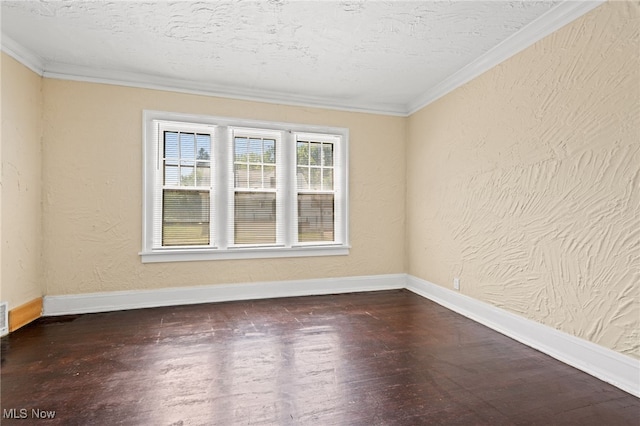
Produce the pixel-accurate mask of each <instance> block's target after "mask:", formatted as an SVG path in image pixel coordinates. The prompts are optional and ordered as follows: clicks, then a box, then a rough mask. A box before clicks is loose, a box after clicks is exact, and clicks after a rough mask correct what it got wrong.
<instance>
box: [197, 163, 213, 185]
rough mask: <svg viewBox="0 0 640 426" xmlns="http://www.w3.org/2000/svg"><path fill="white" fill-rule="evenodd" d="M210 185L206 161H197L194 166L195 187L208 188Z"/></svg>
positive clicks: (209, 174)
mask: <svg viewBox="0 0 640 426" xmlns="http://www.w3.org/2000/svg"><path fill="white" fill-rule="evenodd" d="M210 183H211V168H210V167H209V162H208V161H198V162H197V164H196V185H197V186H209V185H210Z"/></svg>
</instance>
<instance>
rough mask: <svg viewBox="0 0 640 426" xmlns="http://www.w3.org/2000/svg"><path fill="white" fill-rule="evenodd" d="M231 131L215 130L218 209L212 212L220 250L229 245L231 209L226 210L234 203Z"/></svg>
mask: <svg viewBox="0 0 640 426" xmlns="http://www.w3.org/2000/svg"><path fill="white" fill-rule="evenodd" d="M229 141H230V138H229V130H228V128H227V127H226V126H219V127H217V128H216V130H215V150H214V152H215V167H216V173H215V180H214V182H213V188H214V193H215V198H216V206H218V208H217V209H215V210H211V212H212V214H213V215H214V217H213V219H214V220H213V222H214V223H215V227H214V228H215V229H214V233H215V237H216V246H217V247H218V248H219V249H222V250H224V249H226V248H227V247H228V245H229V240H228V238H229V235H228V232H227V230H228V228H229V225H228V224H229V220H230V218H229V209H228V208H225V206H228V205H229V204H230V203H232V202H233V197H230V196H229V188H230V185H229V181H231V180H233V175H232V174H230V173H229V160H230V159H231V157H230V154H229V152H230V149H229Z"/></svg>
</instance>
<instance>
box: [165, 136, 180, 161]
mask: <svg viewBox="0 0 640 426" xmlns="http://www.w3.org/2000/svg"><path fill="white" fill-rule="evenodd" d="M164 157H165V158H178V133H176V132H164Z"/></svg>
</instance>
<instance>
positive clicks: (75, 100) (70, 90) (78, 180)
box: [43, 79, 405, 295]
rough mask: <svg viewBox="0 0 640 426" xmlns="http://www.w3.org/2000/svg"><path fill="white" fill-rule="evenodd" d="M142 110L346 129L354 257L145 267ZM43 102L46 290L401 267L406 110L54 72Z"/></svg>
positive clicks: (287, 277)
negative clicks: (100, 80) (191, 91)
mask: <svg viewBox="0 0 640 426" xmlns="http://www.w3.org/2000/svg"><path fill="white" fill-rule="evenodd" d="M144 109H149V110H160V111H171V112H182V113H190V114H206V115H217V116H226V117H240V118H249V119H257V120H273V121H279V122H294V123H304V124H316V125H328V126H337V127H347V128H349V130H350V141H349V144H350V145H349V146H350V170H349V174H350V243H351V246H352V249H351V252H350V254H349V255H348V256H328V257H306V258H281V259H257V260H256V259H253V260H229V261H222V260H216V261H201V262H178V263H161V264H160V263H159V264H142V263H141V261H140V256H139V255H138V253H139V252H140V250H141V239H142V231H141V228H142V143H143V142H142V111H143V110H144ZM43 110H44V126H45V128H44V142H43V150H44V160H43V178H44V179H43V183H44V187H43V209H44V251H45V253H46V256H45V264H44V268H45V269H44V270H45V281H46V294H47V295H61V294H77V293H92V292H101V291H116V290H144V289H155V288H165V287H185V286H198V285H214V284H232V283H245V282H263V281H280V280H299V279H310V278H330V277H346V276H359V275H376V274H388V273H399V272H404V269H403V268H404V228H405V214H404V184H405V183H404V178H405V176H404V169H405V164H404V162H405V156H404V141H405V119H404V118H402V117H390V116H379V115H371V114H360V113H347V112H340V111H328V110H321V109H314V108H302V107H290V106H282V105H276V104H262V103H256V102H247V101H237V100H229V99H220V98H212V97H205V96H196V95H186V94H178V93H172V92H162V91H155V90H145V89H133V88H126V87H121V86H110V85H103V84H92V83H80V82H71V81H61V80H53V79H45V80H44V108H43ZM374 212H375V213H374Z"/></svg>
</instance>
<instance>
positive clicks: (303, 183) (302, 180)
mask: <svg viewBox="0 0 640 426" xmlns="http://www.w3.org/2000/svg"><path fill="white" fill-rule="evenodd" d="M297 179H298V189H309V168H308V167H298V172H297Z"/></svg>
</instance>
